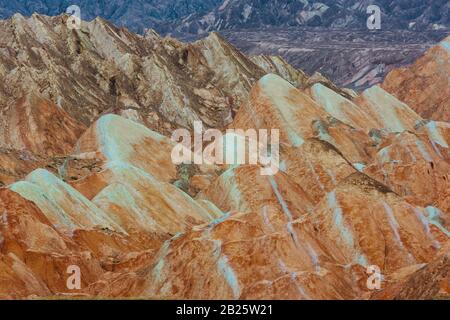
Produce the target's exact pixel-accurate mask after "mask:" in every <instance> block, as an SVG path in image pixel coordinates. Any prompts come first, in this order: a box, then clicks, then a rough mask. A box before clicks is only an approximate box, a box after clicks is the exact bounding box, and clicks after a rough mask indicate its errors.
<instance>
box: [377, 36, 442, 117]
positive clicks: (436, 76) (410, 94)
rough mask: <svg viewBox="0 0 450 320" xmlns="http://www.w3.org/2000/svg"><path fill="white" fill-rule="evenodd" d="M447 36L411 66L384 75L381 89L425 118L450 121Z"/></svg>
mask: <svg viewBox="0 0 450 320" xmlns="http://www.w3.org/2000/svg"><path fill="white" fill-rule="evenodd" d="M449 79H450V37H447V38H446V39H444V40H443V41H442V42H441V43H440V44H439V45H437V46H435V47H433V48H431V49H430V50H428V51H427V52H426V53H425V55H424V56H423V57H421V58H420V59H418V60H417V61H416V62H415V63H414V64H413V65H412V66H408V67H403V68H400V69H395V70H393V71H392V72H391V73H389V74H388V76H387V77H386V80H385V81H384V83H383V88H385V89H386V90H387V91H389V92H391V93H393V94H394V95H395V96H396V97H398V98H399V99H400V100H402V101H404V102H405V103H407V104H408V105H409V106H410V107H411V108H413V109H414V110H415V111H416V112H417V113H419V114H420V115H421V116H423V117H424V118H427V119H433V120H440V121H450V113H449V110H448V106H449V104H450V103H449V101H450V80H449Z"/></svg>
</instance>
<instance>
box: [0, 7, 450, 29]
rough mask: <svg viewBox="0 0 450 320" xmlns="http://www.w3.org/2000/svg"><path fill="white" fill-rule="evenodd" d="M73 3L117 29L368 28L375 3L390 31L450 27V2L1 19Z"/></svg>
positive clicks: (97, 10) (6, 10) (8, 11)
mask: <svg viewBox="0 0 450 320" xmlns="http://www.w3.org/2000/svg"><path fill="white" fill-rule="evenodd" d="M70 5H78V6H79V7H80V8H81V14H82V18H83V19H84V20H91V19H93V18H95V17H96V16H101V17H103V18H105V19H108V20H111V21H112V22H114V23H115V24H117V25H120V26H126V27H128V28H129V29H131V30H134V31H138V32H143V31H144V30H145V29H147V28H154V29H156V30H157V31H159V32H163V33H167V32H170V33H171V32H173V31H178V32H188V33H194V34H198V33H203V32H210V31H217V30H230V29H249V28H250V29H255V28H257V29H262V28H272V27H280V26H283V27H288V26H312V27H323V28H332V29H335V28H342V29H365V28H366V20H367V17H368V15H367V13H366V9H367V7H368V6H369V5H378V6H379V7H380V8H381V11H382V13H383V14H382V19H383V20H382V21H383V24H382V25H383V27H384V28H385V29H390V30H392V29H413V30H423V29H439V28H447V29H448V28H449V16H450V6H449V3H448V1H446V0H438V1H436V0H427V1H398V0H396V1H393V0H377V1H365V0H340V1H334V0H333V1H332V0H322V1H320V2H318V1H309V0H301V1H300V0H298V1H297V0H295V1H293V0H274V1H265V0H223V1H222V0H207V1H204V0H202V1H198V0H196V1H192V0H191V1H187V0H165V1H154V0H144V1H118V0H113V1H95V2H92V1H84V0H77V1H68V0H59V1H50V0H40V1H33V2H29V1H23V0H19V1H5V0H2V1H0V18H9V17H11V16H12V15H13V14H14V13H21V14H23V15H28V16H29V15H31V14H33V13H34V12H37V13H42V14H46V15H59V14H62V13H64V12H65V11H66V9H67V8H68V7H69V6H70Z"/></svg>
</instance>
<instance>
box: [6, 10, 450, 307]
mask: <svg viewBox="0 0 450 320" xmlns="http://www.w3.org/2000/svg"><path fill="white" fill-rule="evenodd" d="M3 23H4V24H5V25H8V26H9V27H10V28H9V29H7V31H2V32H1V34H2V35H1V37H0V41H1V43H2V44H3V51H4V52H5V55H2V56H1V57H2V65H1V66H2V69H1V70H2V73H1V77H3V79H4V81H3V82H2V90H3V91H2V92H4V95H3V96H2V99H3V100H2V103H3V106H2V113H1V117H0V124H1V126H0V129H1V130H2V133H4V134H2V135H1V140H0V142H1V145H2V146H5V147H4V148H3V149H1V150H0V151H2V154H1V156H0V159H1V160H2V162H1V166H2V168H4V169H2V171H0V173H1V174H2V176H1V177H2V179H5V182H4V186H3V187H2V188H0V298H5V299H19V298H22V299H29V298H36V297H55V296H58V297H61V296H62V297H91V298H92V297H110V298H125V297H131V298H145V299H155V298H156V299H371V298H372V299H393V298H397V299H414V298H421V299H432V298H438V297H439V298H442V297H443V298H448V297H449V296H450V291H449V288H450V286H449V285H448V282H449V280H450V279H449V277H448V272H446V271H447V270H448V267H449V262H448V254H449V246H450V240H449V238H450V233H449V229H450V198H449V194H450V191H449V190H450V185H449V181H450V176H449V169H450V150H449V147H448V145H449V143H450V130H449V129H450V124H448V123H447V122H444V121H432V120H428V119H426V118H424V117H423V116H422V115H421V114H420V113H417V112H415V111H414V110H413V109H412V108H410V106H408V105H407V104H405V103H404V102H402V101H400V100H399V99H398V98H396V97H395V96H394V95H392V94H390V93H389V92H388V91H386V90H385V89H383V88H382V87H380V86H373V87H371V88H369V89H367V90H365V91H363V92H361V93H360V94H358V93H356V92H353V91H351V90H347V89H340V88H338V87H337V86H335V85H334V84H333V83H331V82H330V81H329V80H327V79H326V78H325V77H321V76H319V75H315V76H313V77H308V76H306V75H305V74H304V73H303V72H302V71H299V70H296V69H295V68H293V67H291V66H289V65H288V64H287V63H286V62H285V61H284V60H283V59H281V58H278V57H266V56H260V57H254V58H252V59H250V58H248V57H246V56H245V55H243V54H242V53H240V52H239V51H238V50H237V49H235V48H234V47H232V46H231V45H229V44H228V43H227V42H226V41H224V40H223V39H222V38H220V36H218V35H216V34H212V35H210V36H209V37H208V38H206V39H204V40H201V41H198V42H196V43H194V44H183V43H180V42H178V41H176V40H173V39H170V38H165V39H163V38H160V37H158V36H157V35H156V34H155V33H148V34H147V35H146V36H145V37H141V36H137V35H135V34H132V33H130V32H129V31H127V30H125V29H118V28H116V27H114V26H112V25H111V24H109V23H107V22H105V21H103V20H100V19H97V20H94V21H93V22H90V23H84V24H83V28H82V29H81V30H78V31H70V32H69V31H68V30H67V29H66V27H65V24H64V17H54V18H50V17H42V16H38V15H34V16H33V17H31V18H30V19H24V18H23V17H20V16H17V15H16V16H15V17H13V18H12V19H11V20H10V21H6V22H3ZM77 39H78V40H77ZM398 90H401V89H400V88H399V89H398ZM430 90H431V89H430ZM155 115H156V116H157V117H155ZM197 119H201V120H203V121H204V123H205V127H215V128H217V129H218V130H221V132H224V131H225V130H226V129H241V130H246V129H260V130H262V129H270V130H272V129H278V130H279V140H280V141H279V142H280V143H279V159H278V160H279V166H278V169H279V170H277V172H275V174H274V175H262V174H261V169H262V167H261V164H236V163H235V164H233V165H227V164H195V165H194V164H191V165H189V164H182V165H175V164H174V163H173V161H172V151H173V148H174V146H175V142H174V141H172V140H171V139H170V135H171V133H172V130H173V129H175V128H188V129H192V128H191V125H192V122H193V121H194V120H197ZM52 120H55V121H52ZM236 135H237V136H239V135H240V134H239V132H238V131H235V132H234V133H230V132H228V134H227V135H225V137H224V138H223V141H225V142H224V143H225V149H226V148H228V142H227V141H228V139H229V138H233V139H234V137H235V136H236ZM244 141H247V140H244ZM250 142H251V141H250V140H248V143H249V144H250ZM205 144H206V143H205ZM270 150H271V152H272V153H271V154H270V157H271V158H272V159H273V158H276V155H275V150H276V145H275V141H272V145H271V147H270ZM226 151H227V150H226ZM233 151H234V149H233ZM187 152H191V150H187ZM193 152H194V153H195V152H196V150H195V149H194V150H193ZM233 153H234V152H233ZM3 159H5V160H3ZM373 265H375V266H378V268H379V269H380V271H381V273H382V279H383V280H382V283H381V288H380V289H376V290H373V288H371V287H370V286H368V285H367V283H368V280H369V276H370V275H369V274H368V273H367V270H368V269H367V268H368V267H369V266H373ZM74 266H75V267H76V268H78V269H79V270H80V288H73V287H71V286H68V285H67V281H68V278H69V276H70V270H72V269H73V267H74ZM71 268H72V269H71Z"/></svg>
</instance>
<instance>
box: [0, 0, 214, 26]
mask: <svg viewBox="0 0 450 320" xmlns="http://www.w3.org/2000/svg"><path fill="white" fill-rule="evenodd" d="M220 3H222V0H163V1H161V0H108V1H105V0H99V1H91V0H33V1H28V0H0V18H3V19H5V18H9V17H10V16H12V15H13V14H15V13H20V14H22V15H26V16H30V15H31V14H33V13H34V12H36V13H41V14H46V15H50V16H55V15H59V14H61V13H63V12H65V11H66V9H67V8H68V7H69V6H71V5H78V6H79V7H80V9H81V17H82V19H83V20H92V19H94V18H95V17H97V16H100V17H102V18H105V19H107V20H110V21H112V22H114V23H115V24H117V25H121V26H126V27H127V28H129V29H130V30H133V31H137V32H143V31H144V29H146V28H154V29H156V30H161V28H160V27H159V26H160V25H164V24H165V23H167V21H177V19H180V18H182V17H185V16H187V15H190V14H194V13H195V14H200V15H201V14H205V13H207V12H208V11H209V10H212V9H213V8H214V7H215V6H216V5H219V4H220Z"/></svg>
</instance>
